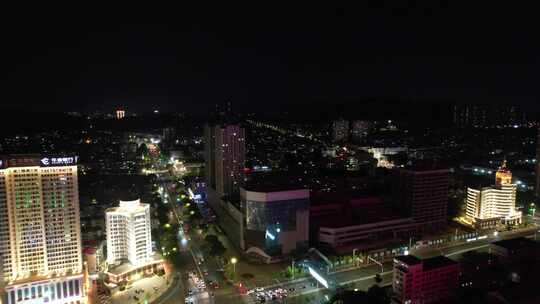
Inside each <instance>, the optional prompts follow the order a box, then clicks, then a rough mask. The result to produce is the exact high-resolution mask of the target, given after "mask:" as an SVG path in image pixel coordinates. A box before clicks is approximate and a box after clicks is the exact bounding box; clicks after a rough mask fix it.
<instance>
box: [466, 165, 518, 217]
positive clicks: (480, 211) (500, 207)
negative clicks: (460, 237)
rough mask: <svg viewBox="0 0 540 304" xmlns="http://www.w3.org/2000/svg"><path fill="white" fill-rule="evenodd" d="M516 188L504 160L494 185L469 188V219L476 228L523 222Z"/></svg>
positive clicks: (467, 212)
mask: <svg viewBox="0 0 540 304" xmlns="http://www.w3.org/2000/svg"><path fill="white" fill-rule="evenodd" d="M516 188H517V186H516V185H515V184H512V172H510V170H508V168H506V161H504V162H503V164H502V166H501V167H500V168H499V170H498V171H497V173H496V174H495V186H494V187H484V188H481V189H473V188H467V211H466V218H467V221H469V222H470V223H471V224H472V225H474V226H475V227H476V228H494V227H496V226H497V225H499V224H503V225H515V224H519V223H521V212H519V211H516Z"/></svg>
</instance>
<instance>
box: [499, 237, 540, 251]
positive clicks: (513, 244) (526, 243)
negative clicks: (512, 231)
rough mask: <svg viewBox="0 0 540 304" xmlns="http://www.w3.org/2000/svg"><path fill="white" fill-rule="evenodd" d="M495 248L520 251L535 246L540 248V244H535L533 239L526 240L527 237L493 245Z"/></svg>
mask: <svg viewBox="0 0 540 304" xmlns="http://www.w3.org/2000/svg"><path fill="white" fill-rule="evenodd" d="M491 244H493V245H495V246H499V247H503V248H506V249H508V250H516V249H517V250H519V249H524V248H530V247H535V246H540V243H538V242H535V241H533V240H531V239H528V238H525V237H518V238H515V239H509V240H502V241H497V242H493V243H491Z"/></svg>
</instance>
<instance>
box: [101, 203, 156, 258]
mask: <svg viewBox="0 0 540 304" xmlns="http://www.w3.org/2000/svg"><path fill="white" fill-rule="evenodd" d="M105 226H106V229H107V262H108V263H109V264H118V263H121V262H122V261H123V260H128V261H129V262H130V263H131V264H132V265H134V266H138V265H142V264H144V263H147V262H149V261H151V260H152V236H151V223H150V205H148V204H141V202H140V201H139V200H135V201H120V205H119V206H118V207H115V208H110V209H107V210H106V211H105Z"/></svg>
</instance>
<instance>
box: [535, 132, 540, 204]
mask: <svg viewBox="0 0 540 304" xmlns="http://www.w3.org/2000/svg"><path fill="white" fill-rule="evenodd" d="M536 196H538V197H540V127H539V128H538V134H537V137H536Z"/></svg>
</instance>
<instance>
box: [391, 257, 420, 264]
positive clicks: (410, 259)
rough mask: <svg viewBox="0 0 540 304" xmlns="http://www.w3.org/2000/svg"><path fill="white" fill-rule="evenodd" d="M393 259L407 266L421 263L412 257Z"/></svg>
mask: <svg viewBox="0 0 540 304" xmlns="http://www.w3.org/2000/svg"><path fill="white" fill-rule="evenodd" d="M395 259H396V260H398V261H400V262H402V263H404V264H407V265H409V266H411V265H417V264H420V263H421V262H422V261H421V260H420V259H419V258H417V257H415V256H413V255H400V256H397V257H395Z"/></svg>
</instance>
